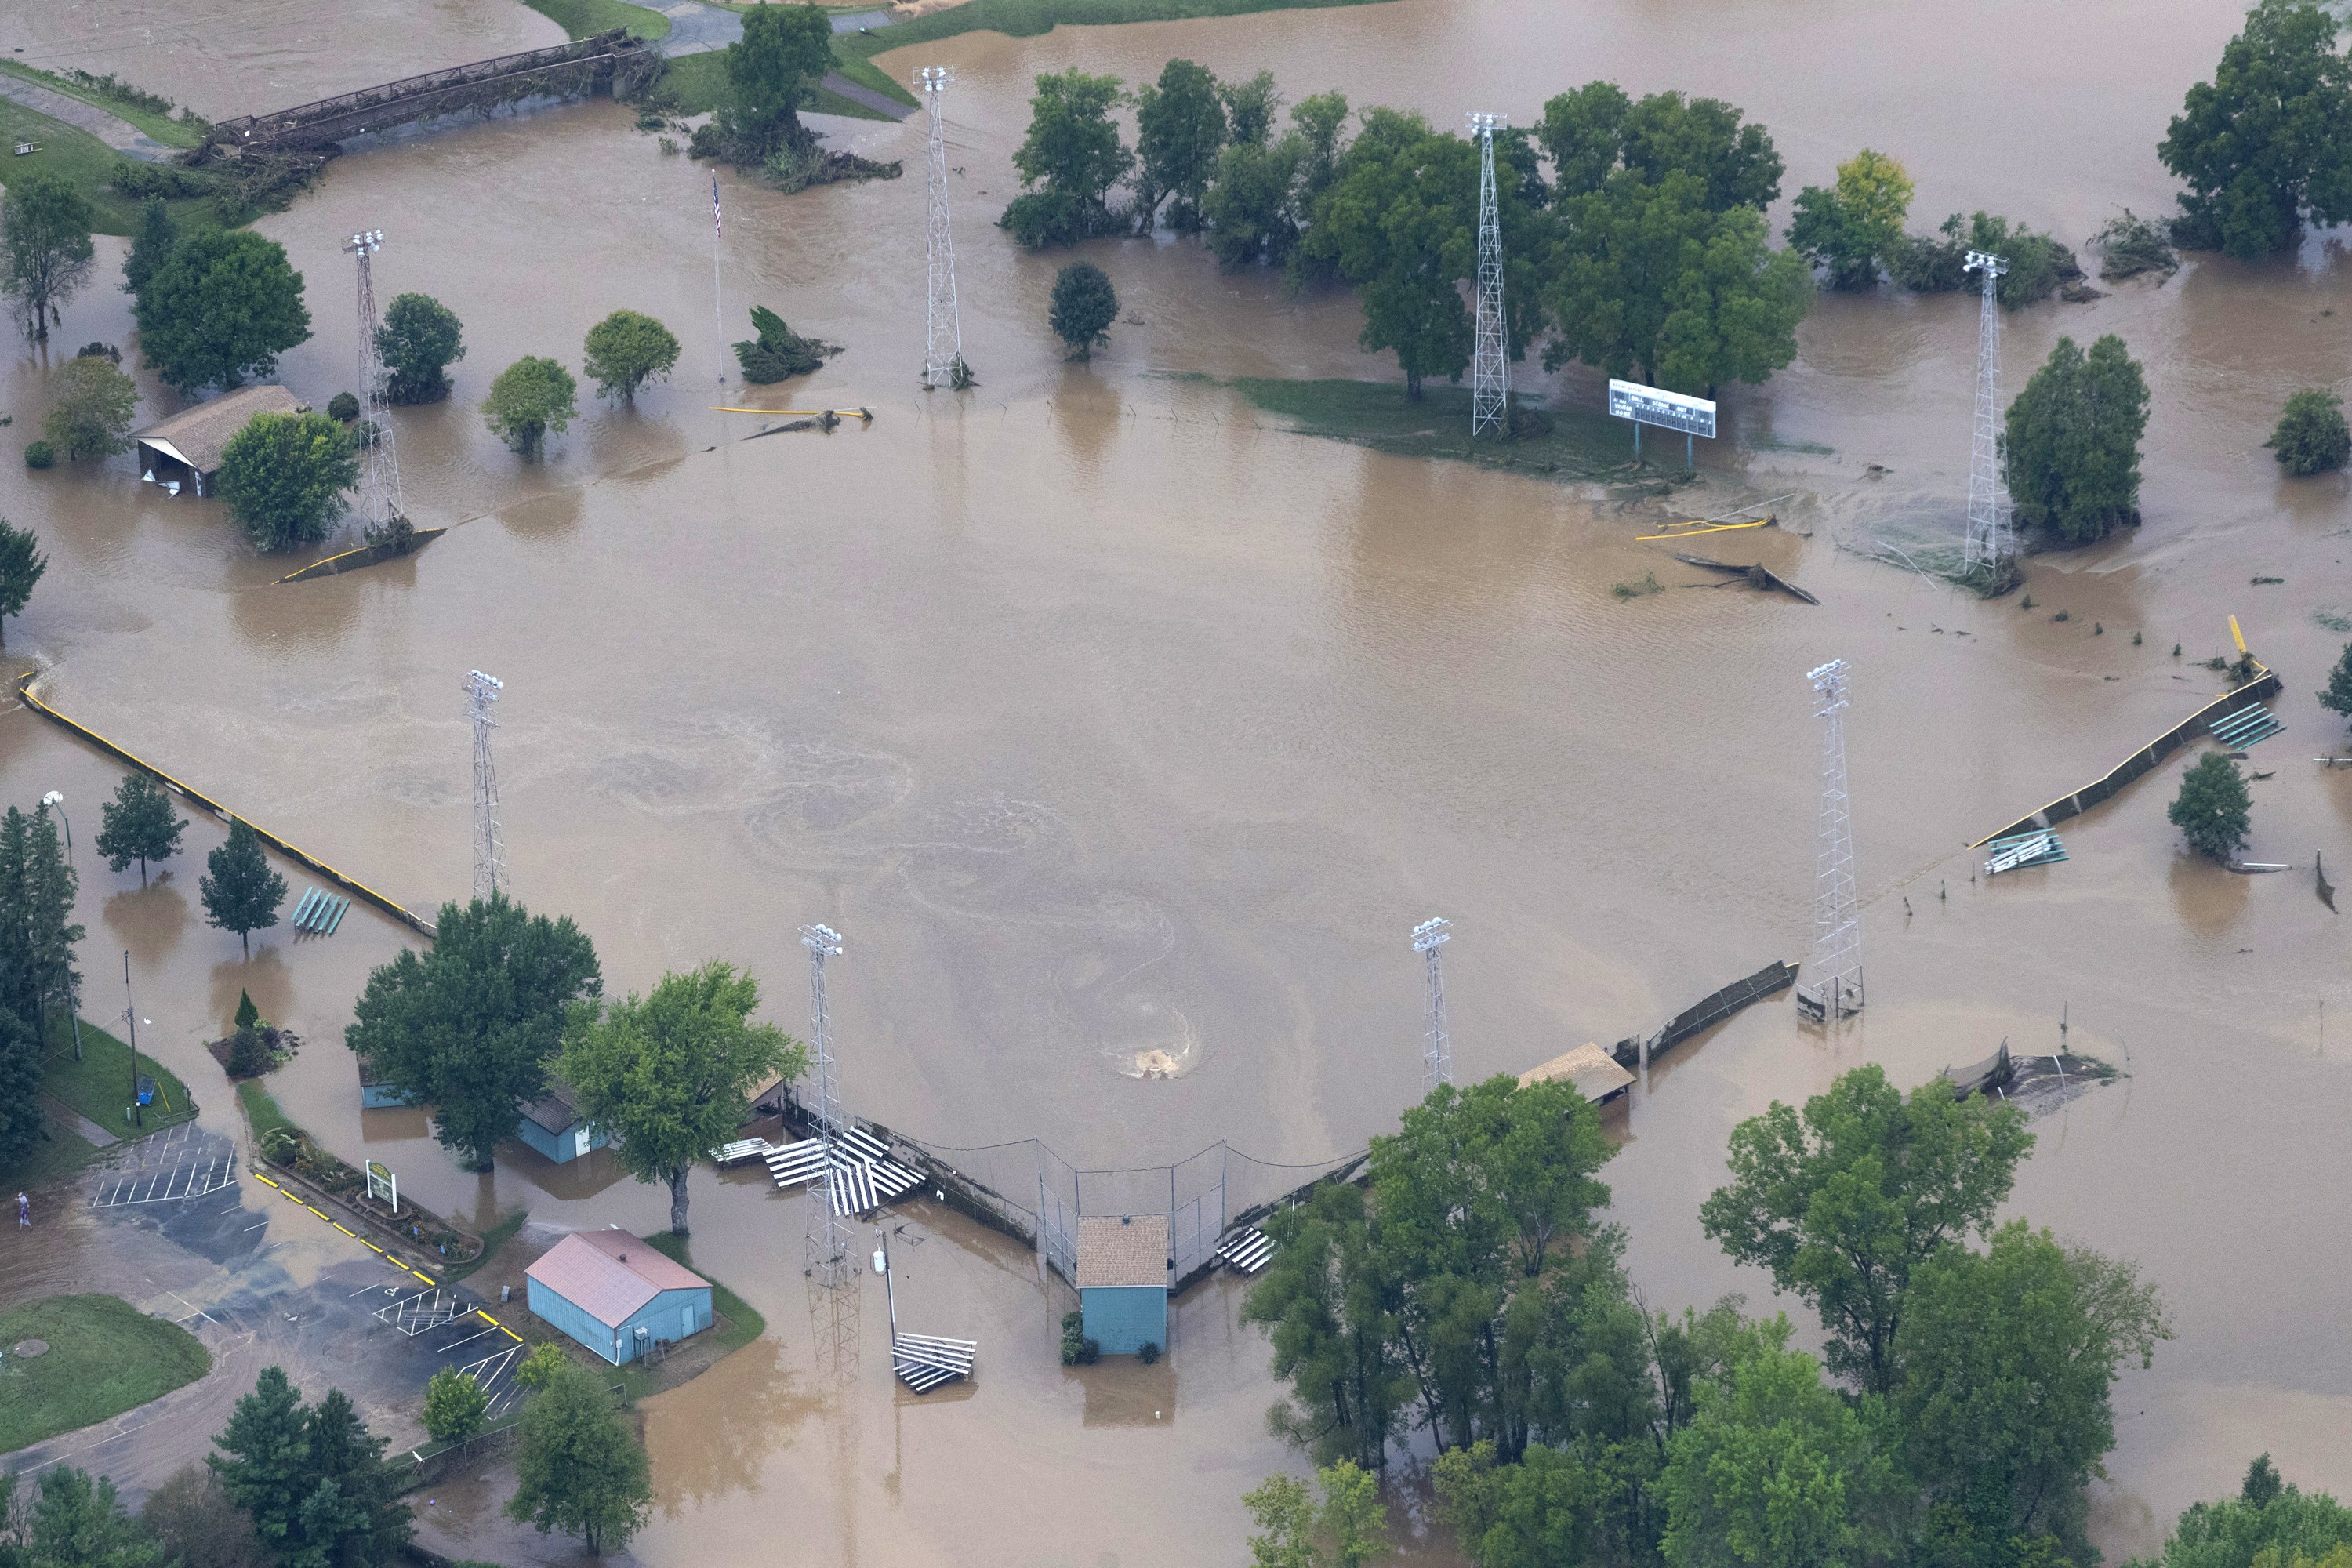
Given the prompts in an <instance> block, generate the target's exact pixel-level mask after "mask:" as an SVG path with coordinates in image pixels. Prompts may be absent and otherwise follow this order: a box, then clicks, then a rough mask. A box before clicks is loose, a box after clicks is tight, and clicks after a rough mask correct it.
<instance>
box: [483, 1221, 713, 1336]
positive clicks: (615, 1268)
mask: <svg viewBox="0 0 2352 1568" xmlns="http://www.w3.org/2000/svg"><path fill="white" fill-rule="evenodd" d="M523 1272H524V1274H525V1275H526V1276H528V1277H529V1278H530V1279H534V1280H536V1281H538V1282H539V1283H540V1284H541V1285H544V1286H546V1287H547V1288H548V1289H551V1290H552V1291H554V1292H555V1293H556V1294H557V1295H559V1296H561V1297H562V1298H563V1299H564V1300H567V1301H569V1302H571V1303H572V1305H573V1306H575V1307H577V1308H579V1309H580V1310H582V1311H583V1312H585V1313H587V1314H588V1315H589V1316H590V1317H592V1318H593V1319H595V1320H596V1321H598V1322H600V1323H603V1324H604V1326H605V1327H607V1328H614V1329H617V1328H619V1327H620V1326H621V1325H622V1324H623V1323H625V1322H627V1321H629V1317H630V1315H631V1314H632V1313H634V1312H635V1311H636V1310H637V1309H639V1308H640V1307H643V1306H644V1305H645V1304H646V1302H648V1301H650V1300H653V1299H654V1298H655V1297H656V1296H658V1295H660V1294H661V1293H662V1292H663V1291H665V1290H707V1289H709V1288H710V1281H709V1280H708V1279H704V1278H703V1277H702V1276H701V1275H699V1274H697V1273H696V1272H694V1270H692V1269H691V1268H687V1267H686V1266H685V1265H683V1264H679V1263H674V1262H672V1261H670V1259H669V1258H666V1257H664V1256H663V1255H662V1254H660V1253H658V1252H656V1251H655V1250H654V1249H653V1247H651V1246H649V1245H647V1244H646V1242H645V1241H643V1240H641V1239H640V1238H638V1237H634V1236H631V1235H630V1234H629V1233H628V1232H627V1231H625V1230H581V1231H574V1232H572V1234H571V1235H570V1236H567V1237H564V1238H563V1239H562V1241H559V1242H557V1243H556V1244H555V1245H554V1246H553V1247H549V1248H548V1249H547V1252H546V1253H545V1255H543V1256H542V1257H541V1258H540V1260H539V1261H538V1262H536V1263H534V1264H532V1265H531V1266H530V1268H527V1269H525V1270H523Z"/></svg>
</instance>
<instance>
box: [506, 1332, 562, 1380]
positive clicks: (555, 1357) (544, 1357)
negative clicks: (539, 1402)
mask: <svg viewBox="0 0 2352 1568" xmlns="http://www.w3.org/2000/svg"><path fill="white" fill-rule="evenodd" d="M571 1359H572V1358H571V1357H569V1356H567V1355H565V1354H564V1353H563V1347H562V1345H559V1344H557V1343H556V1342H554V1341H552V1340H545V1341H541V1342H540V1343H538V1344H535V1345H533V1346H531V1347H530V1354H529V1355H527V1356H525V1357H523V1358H522V1360H521V1361H520V1362H518V1363H516V1364H515V1381H516V1382H517V1383H520V1384H522V1385H523V1386H524V1387H525V1388H545V1387H546V1386H547V1380H548V1379H549V1378H551V1377H553V1376H554V1375H555V1373H556V1372H557V1370H558V1369H559V1368H562V1367H563V1366H566V1365H569V1364H570V1363H571Z"/></svg>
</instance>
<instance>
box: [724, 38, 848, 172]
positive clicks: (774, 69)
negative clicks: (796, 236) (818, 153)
mask: <svg viewBox="0 0 2352 1568" xmlns="http://www.w3.org/2000/svg"><path fill="white" fill-rule="evenodd" d="M722 63H723V64H724V65H725V67H726V69H727V92H726V99H725V100H724V102H722V103H721V105H720V106H719V114H718V117H717V118H716V119H715V120H713V121H710V122H709V124H707V125H705V126H703V127H702V128H701V129H699V130H698V131H697V132H695V134H694V142H693V145H692V147H691V149H690V151H691V152H692V153H693V155H694V156H695V157H698V158H719V159H724V160H726V161H727V162H729V163H733V164H735V165H736V166H737V167H738V168H751V167H752V166H754V165H757V164H759V163H764V162H766V161H767V159H768V158H769V157H770V156H771V155H772V154H773V153H776V152H778V151H779V150H781V149H783V148H786V147H793V146H801V145H805V144H806V143H809V142H814V140H815V138H814V135H812V134H811V133H810V132H809V130H808V128H807V127H806V126H804V125H803V124H802V123H801V118H800V110H801V109H802V107H803V105H805V104H806V103H807V102H808V100H809V97H810V95H811V94H812V93H813V92H814V91H815V89H816V85H817V83H818V82H819V81H822V80H823V79H824V73H825V72H826V71H828V70H830V69H831V68H833V23H832V22H831V20H830V19H828V18H827V17H826V16H825V14H824V12H823V11H821V10H819V9H818V8H817V7H816V6H814V5H754V6H751V7H750V8H749V9H748V10H746V11H745V12H744V13H743V37H741V38H740V39H739V40H738V41H737V42H735V43H732V44H730V45H728V46H727V52H726V55H725V57H724V58H723V61H722Z"/></svg>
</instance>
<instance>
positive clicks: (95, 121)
mask: <svg viewBox="0 0 2352 1568" xmlns="http://www.w3.org/2000/svg"><path fill="white" fill-rule="evenodd" d="M698 8H699V7H698ZM738 30H739V31H740V28H739V29H738ZM0 98H9V99H14V100H16V101H17V102H18V103H21V104H23V105H24V106H25V107H26V108H27V109H30V110H37V112H39V113H42V114H46V115H47V116H48V117H49V118H50V119H52V120H62V121H65V122H66V123H67V124H68V125H70V126H73V127H74V128H75V129H77V130H80V131H87V132H89V133H90V134H91V135H92V136H95V137H97V138H98V139H99V140H100V141H101V142H105V143H106V144H107V145H108V146H110V147H111V148H113V149H114V150H115V151H116V152H118V153H128V154H129V155H130V156H131V157H133V158H136V159H138V160H140V161H141V162H142V163H161V162H163V160H164V159H165V158H167V157H169V156H170V155H171V152H172V149H170V148H169V147H166V146H164V145H163V143H162V142H158V141H156V140H155V139H154V138H153V137H152V136H150V135H148V134H147V132H144V131H142V130H140V129H139V127H137V126H136V125H133V124H131V122H130V121H127V120H117V119H116V118H115V117H114V116H113V115H111V114H109V113H108V112H107V111H106V110H103V109H100V108H99V107H98V106H97V105H96V104H94V103H84V102H83V101H82V100H80V99H79V98H68V97H67V96H66V95H65V94H64V93H62V92H56V91H52V90H51V89H48V88H46V87H43V86H41V85H40V83H38V82H31V81H26V80H24V79H22V78H19V77H13V76H0Z"/></svg>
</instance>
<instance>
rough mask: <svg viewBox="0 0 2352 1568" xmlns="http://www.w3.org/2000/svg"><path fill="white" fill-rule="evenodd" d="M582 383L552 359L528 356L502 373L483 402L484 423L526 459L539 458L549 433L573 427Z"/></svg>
mask: <svg viewBox="0 0 2352 1568" xmlns="http://www.w3.org/2000/svg"><path fill="white" fill-rule="evenodd" d="M578 390H579V383H577V382H575V381H573V380H572V373H571V372H570V371H568V370H566V369H564V368H563V367H562V365H560V364H558V363H555V362H554V361H553V360H551V359H541V357H540V356H538V355H537V354H525V355H523V356H522V358H520V359H519V360H517V361H515V362H514V363H512V364H510V365H509V366H507V367H506V369H504V370H502V371H500V372H499V378H498V379H497V380H496V381H493V382H492V383H490V395H489V396H488V397H487V398H485V399H483V401H482V423H483V424H485V425H488V426H489V427H490V433H491V434H492V435H494V436H496V437H498V438H499V440H501V441H504V442H505V443H506V444H507V445H508V446H509V447H513V448H514V450H515V451H516V452H517V453H518V454H520V456H522V457H525V458H535V457H537V456H539V451H540V443H541V440H542V439H543V438H544V437H545V436H546V434H547V432H549V431H551V430H552V431H554V432H555V433H556V434H557V435H559V436H560V435H562V433H563V432H564V431H565V430H566V429H568V428H570V427H571V425H572V416H574V415H576V414H578V413H579V412H580V405H579V404H577V403H576V402H574V401H573V398H572V395H573V394H574V393H576V392H577V391H578Z"/></svg>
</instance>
